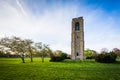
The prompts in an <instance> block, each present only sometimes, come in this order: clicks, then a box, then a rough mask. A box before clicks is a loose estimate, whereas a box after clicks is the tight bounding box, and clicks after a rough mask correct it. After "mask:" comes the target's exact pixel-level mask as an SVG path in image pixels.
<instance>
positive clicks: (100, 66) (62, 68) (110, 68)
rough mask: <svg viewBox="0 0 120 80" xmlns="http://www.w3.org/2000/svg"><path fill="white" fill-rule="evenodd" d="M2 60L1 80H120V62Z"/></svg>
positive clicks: (35, 59)
mask: <svg viewBox="0 0 120 80" xmlns="http://www.w3.org/2000/svg"><path fill="white" fill-rule="evenodd" d="M33 60H34V61H33V62H30V59H29V58H26V59H25V61H26V63H21V59H20V58H0V80H120V62H119V61H118V62H116V63H114V64H106V63H97V62H95V61H94V60H87V61H72V60H66V61H64V62H49V58H46V59H45V62H44V63H42V62H41V58H34V59H33Z"/></svg>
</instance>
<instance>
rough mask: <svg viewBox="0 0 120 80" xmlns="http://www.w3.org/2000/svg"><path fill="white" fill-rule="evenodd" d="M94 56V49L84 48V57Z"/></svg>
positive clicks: (90, 57)
mask: <svg viewBox="0 0 120 80" xmlns="http://www.w3.org/2000/svg"><path fill="white" fill-rule="evenodd" d="M95 56H96V51H95V50H90V49H86V50H85V58H86V59H94V58H95Z"/></svg>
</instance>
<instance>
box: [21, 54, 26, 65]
mask: <svg viewBox="0 0 120 80" xmlns="http://www.w3.org/2000/svg"><path fill="white" fill-rule="evenodd" d="M21 59H22V63H25V60H24V54H22V55H21Z"/></svg>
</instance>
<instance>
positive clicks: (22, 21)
mask: <svg viewBox="0 0 120 80" xmlns="http://www.w3.org/2000/svg"><path fill="white" fill-rule="evenodd" d="M80 16H83V18H84V34H85V48H90V49H94V50H96V51H98V52H99V51H100V50H101V49H102V48H108V49H109V50H111V49H113V48H120V42H119V41H120V37H119V34H120V26H119V25H120V18H119V16H120V0H0V37H4V36H18V37H21V38H28V39H32V40H33V41H35V42H43V43H46V44H49V45H50V47H51V48H52V49H53V50H62V51H64V52H67V53H70V51H71V21H72V18H75V17H80Z"/></svg>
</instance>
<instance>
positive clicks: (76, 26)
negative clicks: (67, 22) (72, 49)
mask: <svg viewBox="0 0 120 80" xmlns="http://www.w3.org/2000/svg"><path fill="white" fill-rule="evenodd" d="M79 29H80V27H79V22H76V23H75V31H78V30H79Z"/></svg>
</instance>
